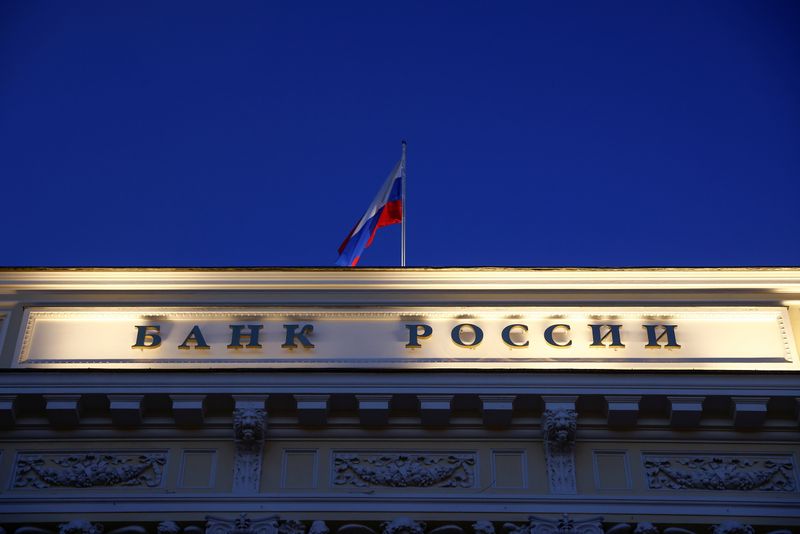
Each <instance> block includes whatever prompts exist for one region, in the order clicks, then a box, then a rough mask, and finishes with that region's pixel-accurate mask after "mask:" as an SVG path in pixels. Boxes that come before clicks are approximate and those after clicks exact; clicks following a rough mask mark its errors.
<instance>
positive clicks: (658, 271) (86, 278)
mask: <svg viewBox="0 0 800 534" xmlns="http://www.w3.org/2000/svg"><path fill="white" fill-rule="evenodd" d="M137 290H158V291H187V290H192V291H198V290H202V291H213V290H221V291H225V290H237V291H241V290H257V291H274V290H289V291H304V290H315V291H334V290H346V291H391V290H420V291H448V290H453V291H479V290H497V291H540V290H541V291H548V290H550V291H553V290H555V291H586V290H589V291H608V290H613V291H640V290H644V291H648V290H649V291H653V290H690V291H691V290H722V291H724V290H728V291H757V292H763V293H765V294H797V295H800V268H797V267H786V268H773V267H745V268H641V269H639V268H626V269H583V268H581V269H579V268H541V269H523V268H497V267H481V268H404V269H400V268H392V269H388V268H387V269H338V268H284V269H280V268H274V269H256V268H252V269H251V268H208V269H196V268H195V269H193V268H6V269H0V292H2V293H12V292H18V291H137Z"/></svg>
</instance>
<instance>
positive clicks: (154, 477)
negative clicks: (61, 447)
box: [14, 451, 167, 488]
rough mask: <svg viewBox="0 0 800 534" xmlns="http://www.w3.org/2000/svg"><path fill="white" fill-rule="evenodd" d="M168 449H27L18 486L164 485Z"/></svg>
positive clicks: (19, 468) (20, 464)
mask: <svg viewBox="0 0 800 534" xmlns="http://www.w3.org/2000/svg"><path fill="white" fill-rule="evenodd" d="M166 463H167V454H166V452H134V453H131V452H116V451H108V452H88V453H87V452H81V453H25V454H20V455H18V456H17V463H16V466H15V470H14V487H15V488H51V487H63V488H92V487H99V486H103V487H113V486H125V487H132V486H140V487H146V488H155V487H158V486H160V485H161V483H162V477H163V472H164V466H165V465H166Z"/></svg>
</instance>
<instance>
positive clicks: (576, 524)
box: [503, 514, 603, 534]
mask: <svg viewBox="0 0 800 534" xmlns="http://www.w3.org/2000/svg"><path fill="white" fill-rule="evenodd" d="M528 519H529V522H528V524H526V525H522V526H519V525H515V524H513V523H506V524H504V525H503V529H504V530H505V531H506V532H507V533H508V534H603V518H602V517H593V518H590V519H582V520H580V521H576V520H574V519H572V518H571V517H569V516H568V515H567V514H564V515H563V516H561V518H560V519H545V518H542V517H536V516H530V517H529V518H528Z"/></svg>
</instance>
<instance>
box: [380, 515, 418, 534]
mask: <svg viewBox="0 0 800 534" xmlns="http://www.w3.org/2000/svg"><path fill="white" fill-rule="evenodd" d="M381 534H425V523H422V522H419V521H414V520H413V519H409V518H408V517H398V518H397V519H393V520H391V521H386V522H384V523H381Z"/></svg>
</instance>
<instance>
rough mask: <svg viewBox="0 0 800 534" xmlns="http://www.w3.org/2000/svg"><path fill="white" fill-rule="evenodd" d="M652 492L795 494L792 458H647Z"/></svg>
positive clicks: (710, 456) (648, 484)
mask: <svg viewBox="0 0 800 534" xmlns="http://www.w3.org/2000/svg"><path fill="white" fill-rule="evenodd" d="M644 468H645V473H646V476H647V486H648V487H649V488H650V489H700V490H717V491H720V490H740V491H752V490H758V491H795V490H796V488H797V481H796V480H795V475H794V466H793V464H792V459H791V457H790V456H724V455H672V456H654V455H645V456H644Z"/></svg>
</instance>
